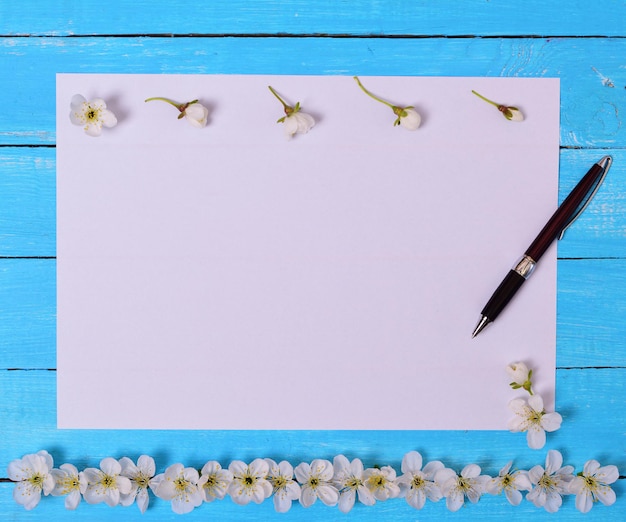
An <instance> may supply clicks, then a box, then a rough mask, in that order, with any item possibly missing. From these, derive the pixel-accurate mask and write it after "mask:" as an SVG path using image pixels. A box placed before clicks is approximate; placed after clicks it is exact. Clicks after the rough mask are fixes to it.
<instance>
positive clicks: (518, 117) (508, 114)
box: [472, 90, 524, 121]
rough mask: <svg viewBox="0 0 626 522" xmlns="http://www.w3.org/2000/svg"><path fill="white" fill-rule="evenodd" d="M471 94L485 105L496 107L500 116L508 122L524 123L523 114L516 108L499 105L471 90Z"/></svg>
mask: <svg viewBox="0 0 626 522" xmlns="http://www.w3.org/2000/svg"><path fill="white" fill-rule="evenodd" d="M472 92H473V93H474V94H475V95H476V96H478V97H479V98H480V99H481V100H484V101H486V102H487V103H489V104H491V105H493V106H494V107H496V108H497V109H498V110H499V111H500V112H501V113H502V115H503V116H504V117H505V118H506V119H507V120H509V121H524V114H523V113H522V111H520V110H519V109H518V108H517V107H512V106H509V105H503V104H501V103H496V102H494V101H492V100H490V99H489V98H485V97H484V96H483V95H482V94H479V93H477V92H476V91H474V90H472Z"/></svg>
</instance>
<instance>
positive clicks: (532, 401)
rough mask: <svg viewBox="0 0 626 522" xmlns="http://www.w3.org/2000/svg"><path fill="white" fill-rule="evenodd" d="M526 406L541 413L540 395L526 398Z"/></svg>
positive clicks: (541, 400)
mask: <svg viewBox="0 0 626 522" xmlns="http://www.w3.org/2000/svg"><path fill="white" fill-rule="evenodd" d="M528 405H529V406H530V407H531V408H532V409H533V410H535V411H537V412H539V413H541V412H542V411H543V397H541V395H537V394H535V395H532V396H530V397H529V398H528Z"/></svg>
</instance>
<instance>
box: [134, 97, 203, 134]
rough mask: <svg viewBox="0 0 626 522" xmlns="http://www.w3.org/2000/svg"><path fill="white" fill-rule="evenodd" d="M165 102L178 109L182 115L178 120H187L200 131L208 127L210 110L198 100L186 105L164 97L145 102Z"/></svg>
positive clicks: (148, 99)
mask: <svg viewBox="0 0 626 522" xmlns="http://www.w3.org/2000/svg"><path fill="white" fill-rule="evenodd" d="M155 100H156V101H163V102H165V103H169V104H170V105H172V106H174V107H176V108H177V109H178V111H179V112H180V114H179V115H178V119H179V120H180V119H182V118H186V119H187V121H188V122H189V123H190V124H191V125H193V126H194V127H197V128H199V129H201V128H203V127H206V125H207V122H208V117H209V109H207V108H206V107H205V106H204V105H202V104H201V103H199V101H198V100H193V101H190V102H186V103H176V102H175V101H173V100H170V99H169V98H163V97H162V96H155V97H153V98H147V99H146V100H145V101H146V102H149V101H155Z"/></svg>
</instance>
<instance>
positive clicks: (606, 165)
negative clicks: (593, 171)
mask: <svg viewBox="0 0 626 522" xmlns="http://www.w3.org/2000/svg"><path fill="white" fill-rule="evenodd" d="M612 163H613V158H612V157H611V156H604V158H602V159H601V160H600V161H598V165H600V166H601V167H602V168H603V169H604V172H606V171H607V170H609V169H610V168H611V164H612Z"/></svg>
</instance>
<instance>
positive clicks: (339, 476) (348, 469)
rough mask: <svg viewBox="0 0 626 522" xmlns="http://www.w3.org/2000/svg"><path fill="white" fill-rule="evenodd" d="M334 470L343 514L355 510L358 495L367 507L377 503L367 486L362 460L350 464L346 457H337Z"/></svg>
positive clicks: (335, 483) (334, 481) (334, 461)
mask: <svg viewBox="0 0 626 522" xmlns="http://www.w3.org/2000/svg"><path fill="white" fill-rule="evenodd" d="M333 468H334V470H335V472H334V475H333V484H334V485H335V487H336V488H337V489H338V490H339V510H340V511H341V512H342V513H348V512H349V511H350V510H351V509H352V508H353V506H354V502H355V500H356V497H357V495H358V497H359V502H361V503H362V504H365V505H366V506H372V505H373V504H375V503H376V499H375V498H374V495H372V493H371V492H370V490H369V489H367V487H366V486H365V482H364V480H363V463H362V462H361V460H360V459H354V460H353V461H352V462H350V461H349V460H348V459H347V458H346V457H345V456H344V455H337V456H336V457H335V458H334V459H333Z"/></svg>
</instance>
